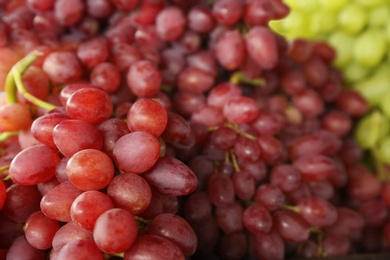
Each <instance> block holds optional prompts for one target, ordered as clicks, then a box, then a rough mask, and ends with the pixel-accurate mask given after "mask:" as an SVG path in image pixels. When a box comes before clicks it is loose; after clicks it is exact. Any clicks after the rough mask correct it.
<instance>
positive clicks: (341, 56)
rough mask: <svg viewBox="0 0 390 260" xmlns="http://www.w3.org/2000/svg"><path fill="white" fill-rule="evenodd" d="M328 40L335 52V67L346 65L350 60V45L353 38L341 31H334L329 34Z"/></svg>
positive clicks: (351, 45)
mask: <svg viewBox="0 0 390 260" xmlns="http://www.w3.org/2000/svg"><path fill="white" fill-rule="evenodd" d="M328 41H329V43H330V44H331V45H332V46H333V48H335V50H336V53H337V56H336V59H335V62H334V64H335V65H336V66H337V67H345V66H347V64H348V63H349V62H350V61H351V60H352V47H353V43H354V41H355V39H354V38H353V37H352V36H351V35H349V34H347V33H345V32H343V31H335V32H333V33H332V34H331V35H330V36H329V39H328Z"/></svg>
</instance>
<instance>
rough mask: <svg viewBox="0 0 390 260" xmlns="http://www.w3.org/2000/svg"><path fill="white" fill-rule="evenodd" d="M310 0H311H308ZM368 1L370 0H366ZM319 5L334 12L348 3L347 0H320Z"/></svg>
mask: <svg viewBox="0 0 390 260" xmlns="http://www.w3.org/2000/svg"><path fill="white" fill-rule="evenodd" d="M308 1H311V0H308ZM367 1H370V0H367ZM319 2H320V3H321V6H322V7H323V8H324V9H325V10H329V11H332V12H336V11H338V10H340V9H341V8H343V7H345V6H346V5H347V4H348V3H349V0H320V1H319Z"/></svg>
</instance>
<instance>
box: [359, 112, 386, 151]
mask: <svg viewBox="0 0 390 260" xmlns="http://www.w3.org/2000/svg"><path fill="white" fill-rule="evenodd" d="M388 133H389V121H388V119H387V118H386V117H384V116H383V115H382V114H381V113H380V112H379V111H374V112H371V113H370V114H368V115H366V116H364V117H363V118H361V119H360V120H359V122H358V123H357V125H356V129H355V140H356V141H357V142H358V144H359V145H360V146H361V147H362V148H363V149H370V148H373V147H375V145H376V144H377V143H378V141H379V140H382V139H383V138H384V137H385V136H386V135H388Z"/></svg>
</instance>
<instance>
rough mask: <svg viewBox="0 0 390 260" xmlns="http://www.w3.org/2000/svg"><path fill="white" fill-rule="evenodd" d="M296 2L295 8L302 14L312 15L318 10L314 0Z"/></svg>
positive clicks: (298, 0) (317, 4)
mask: <svg viewBox="0 0 390 260" xmlns="http://www.w3.org/2000/svg"><path fill="white" fill-rule="evenodd" d="M295 2H296V7H295V8H297V9H299V10H300V11H302V12H305V13H308V14H309V13H312V12H316V11H317V10H318V8H319V3H318V2H317V1H316V0H310V1H308V0H295Z"/></svg>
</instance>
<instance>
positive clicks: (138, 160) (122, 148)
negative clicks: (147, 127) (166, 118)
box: [113, 131, 160, 174]
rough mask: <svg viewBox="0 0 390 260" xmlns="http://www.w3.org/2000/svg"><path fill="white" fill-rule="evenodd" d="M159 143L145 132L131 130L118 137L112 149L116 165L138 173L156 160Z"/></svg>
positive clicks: (124, 169)
mask: <svg viewBox="0 0 390 260" xmlns="http://www.w3.org/2000/svg"><path fill="white" fill-rule="evenodd" d="M159 155H160V144H159V142H158V140H157V138H156V137H154V136H153V135H152V134H149V133H147V132H140V131H136V132H132V133H129V134H126V135H124V136H122V137H121V138H119V140H118V141H117V142H116V144H115V146H114V150H113V156H114V160H115V163H116V165H117V166H118V167H119V168H120V169H121V170H122V171H125V172H129V173H136V174H140V173H142V172H145V171H147V170H148V169H150V168H151V167H152V166H153V165H154V164H155V163H156V162H157V160H158V158H159Z"/></svg>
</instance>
